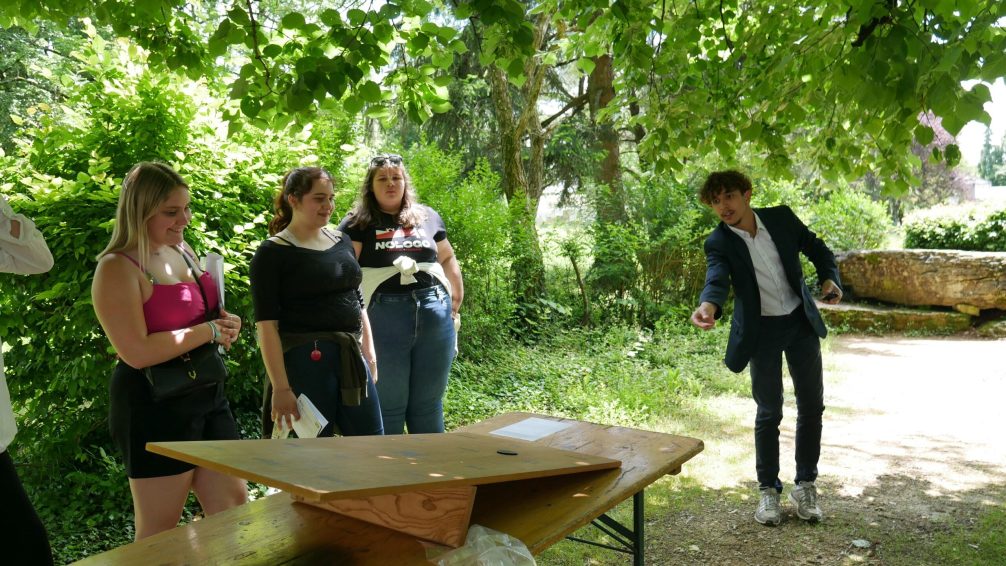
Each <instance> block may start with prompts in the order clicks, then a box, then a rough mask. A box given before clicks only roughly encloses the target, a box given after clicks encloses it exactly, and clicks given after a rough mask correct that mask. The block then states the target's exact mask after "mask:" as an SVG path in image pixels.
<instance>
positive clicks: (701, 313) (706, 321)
mask: <svg viewBox="0 0 1006 566" xmlns="http://www.w3.org/2000/svg"><path fill="white" fill-rule="evenodd" d="M692 324H694V325H695V326H697V327H699V328H701V329H702V330H709V329H711V328H712V327H714V326H716V305H714V304H712V303H702V304H701V305H699V308H697V309H695V312H693V313H692Z"/></svg>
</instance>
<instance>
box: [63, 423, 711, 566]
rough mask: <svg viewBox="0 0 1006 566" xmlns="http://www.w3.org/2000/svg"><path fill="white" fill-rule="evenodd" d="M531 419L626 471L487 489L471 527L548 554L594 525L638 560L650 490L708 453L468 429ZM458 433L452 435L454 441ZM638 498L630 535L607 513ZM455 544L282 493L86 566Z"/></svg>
mask: <svg viewBox="0 0 1006 566" xmlns="http://www.w3.org/2000/svg"><path fill="white" fill-rule="evenodd" d="M528 417H540V418H545V419H551V420H557V421H560V422H563V423H568V424H569V426H568V427H567V428H565V429H564V430H561V431H559V432H556V433H553V434H551V435H549V436H546V437H544V438H542V439H540V440H538V441H537V443H538V444H541V445H542V446H549V447H552V448H559V449H562V450H571V451H575V452H580V453H583V454H589V455H595V456H601V457H603V458H610V459H616V460H620V461H621V462H622V466H621V467H620V468H618V469H611V470H600V471H591V472H584V473H578V474H572V475H565V476H557V477H549V478H545V479H534V480H515V481H506V482H502V483H495V484H490V485H481V486H479V487H478V493H477V495H476V498H475V503H474V508H473V510H472V514H471V523H472V524H480V525H483V526H486V527H489V528H491V529H495V530H498V531H502V532H505V533H507V534H509V535H511V536H514V537H516V538H518V539H520V540H521V541H522V542H524V544H526V545H527V546H528V548H529V549H530V550H531V552H532V553H534V554H538V553H540V552H542V551H543V550H545V549H546V548H548V547H549V546H550V545H552V544H554V543H555V542H557V541H559V540H561V539H562V538H563V537H565V536H567V535H569V534H570V533H572V532H574V531H575V530H576V529H578V528H580V527H583V526H585V525H587V524H590V523H592V522H594V523H595V524H599V526H601V527H602V528H607V529H610V530H611V531H614V532H613V533H612V534H613V536H615V537H616V538H618V537H623V538H624V539H625V542H626V544H627V545H628V546H629V547H630V548H629V549H628V550H629V551H630V552H633V553H634V554H635V562H636V564H642V560H643V555H642V547H643V544H642V543H643V537H642V535H643V532H642V524H643V522H642V519H643V507H642V503H643V497H642V493H643V489H644V488H645V487H646V486H648V485H649V484H651V483H653V482H654V481H656V480H657V479H659V478H660V477H662V476H664V475H665V474H669V473H671V474H673V473H678V472H679V471H680V469H681V465H682V464H684V463H685V462H686V461H688V460H689V459H690V458H692V457H693V456H695V455H696V454H698V453H699V452H701V451H702V448H703V445H702V441H700V440H697V439H693V438H687V437H681V436H674V435H668V434H661V433H655V432H648V431H642V430H636V429H630V428H624V427H612V426H603V425H596V424H591V423H584V422H580V421H573V420H565V419H554V418H552V417H546V416H541V415H532V414H528V413H509V414H505V415H499V416H497V417H494V418H492V419H489V420H487V421H484V422H481V423H478V424H475V425H471V426H468V427H465V428H463V429H462V430H461V431H460V432H472V433H480V434H486V433H489V432H491V431H494V430H497V429H499V428H501V427H504V426H507V425H510V424H513V423H517V422H519V421H522V420H524V419H526V418H528ZM451 434H455V433H449V434H448V436H450V435H451ZM629 497H632V498H633V502H634V513H633V523H634V525H633V528H632V529H631V530H630V529H628V528H626V527H623V526H621V525H618V524H617V523H615V522H614V521H612V520H610V519H608V518H607V517H606V516H605V515H604V514H605V513H606V512H607V511H608V510H610V509H611V508H612V507H614V506H615V505H617V504H618V503H619V502H621V501H624V500H626V499H628V498H629ZM444 550H446V548H445V547H443V546H440V545H436V544H432V543H429V542H425V541H423V540H421V539H418V538H416V537H413V536H410V535H406V534H404V533H400V532H397V531H393V530H391V529H386V528H383V527H378V526H374V525H371V524H369V523H366V522H363V521H360V520H358V519H354V518H351V517H348V516H345V515H341V514H338V513H333V512H330V511H327V510H324V509H320V508H317V507H313V506H310V505H304V504H301V503H295V502H293V501H292V500H291V498H290V496H289V495H288V494H282V493H280V494H276V495H272V496H269V497H265V498H263V499H260V500H258V501H254V502H251V503H248V504H246V505H242V506H239V507H236V508H233V509H229V510H227V511H224V512H222V513H218V514H216V515H214V516H211V517H208V518H205V519H202V520H200V521H195V522H193V523H190V524H188V525H184V526H182V527H178V528H176V529H172V530H170V531H166V532H163V533H160V534H157V535H154V536H152V537H149V538H147V539H144V540H142V541H139V542H135V543H131V544H128V545H125V546H122V547H120V548H117V549H114V550H111V551H108V552H105V553H102V554H98V555H95V556H92V557H89V558H87V559H85V560H83V561H81V562H79V564H86V565H91V564H115V565H119V564H121V565H127V564H128V565H133V564H144V565H145V566H147V565H149V566H153V565H158V564H193V565H195V564H262V565H266V564H269V565H273V564H346V565H371V564H373V565H382V566H383V565H385V564H400V565H410V564H429V559H430V558H434V557H435V556H436V555H437V554H439V553H440V552H443V551H444Z"/></svg>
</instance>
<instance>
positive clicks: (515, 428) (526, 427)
mask: <svg viewBox="0 0 1006 566" xmlns="http://www.w3.org/2000/svg"><path fill="white" fill-rule="evenodd" d="M567 427H569V423H562V422H559V421H551V420H548V419H540V418H538V417H528V418H526V419H524V420H522V421H519V422H516V423H514V424H512V425H508V426H505V427H503V428H498V429H496V430H493V431H490V432H489V434H495V435H496V436H509V437H510V438H519V439H521V440H538V439H540V438H545V437H546V436H548V435H550V434H554V433H556V432H559V431H560V430H562V429H564V428H567Z"/></svg>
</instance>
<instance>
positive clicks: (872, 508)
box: [542, 335, 1006, 566]
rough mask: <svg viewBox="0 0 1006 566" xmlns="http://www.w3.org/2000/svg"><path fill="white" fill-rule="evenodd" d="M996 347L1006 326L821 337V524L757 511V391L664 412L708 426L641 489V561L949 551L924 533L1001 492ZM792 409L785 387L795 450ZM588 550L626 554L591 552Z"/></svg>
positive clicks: (798, 561)
mask: <svg viewBox="0 0 1006 566" xmlns="http://www.w3.org/2000/svg"><path fill="white" fill-rule="evenodd" d="M1004 354H1006V341H1003V340H999V341H979V340H961V339H930V338H891V337H856V336H848V335H846V336H838V337H832V338H830V339H829V340H827V341H826V342H825V351H824V358H825V373H826V390H825V400H826V404H827V410H826V412H825V425H824V426H825V428H824V438H823V447H822V458H821V463H820V466H819V469H820V477H819V478H818V485H819V489H820V492H821V499H820V500H821V506H822V508H823V510H824V512H825V515H826V516H825V520H824V522H822V523H821V524H819V525H809V524H806V523H804V522H803V521H801V520H799V519H798V518H797V517H796V515H795V513H794V511H793V510H792V505H790V504H788V503H784V505H783V511H784V517H783V523H782V524H781V525H780V526H778V527H775V528H769V527H764V526H762V525H759V524H757V523H755V521H754V519H753V516H752V515H753V513H754V508H755V505H756V503H757V500H756V493H755V489H754V487H755V484H754V482H753V481H751V479H750V478H751V477H752V476H753V474H754V454H753V438H752V434H753V433H752V429H751V422H752V421H753V418H754V404H753V401H751V400H749V399H741V398H726V397H721V398H717V399H713V400H709V402H708V403H706V404H705V405H703V406H702V407H696V408H693V410H691V411H690V413H692V414H691V415H690V416H689V417H688V418H682V419H676V420H675V419H672V420H671V421H669V424H668V427H669V428H671V429H673V430H670V432H673V433H675V434H684V435H688V436H695V437H697V438H702V439H703V440H704V441H705V444H706V450H705V451H704V452H703V453H702V454H700V455H698V456H697V457H696V458H695V459H693V460H692V461H691V462H689V463H687V464H686V465H685V467H684V470H683V473H682V475H681V476H678V477H674V478H667V479H665V480H661V483H662V484H664V483H666V486H667V487H668V489H666V490H664V491H662V492H661V491H660V490H659V488H658V489H651V490H648V492H647V493H648V494H653V495H652V496H648V500H647V505H648V511H647V533H646V540H647V555H646V557H647V564H651V565H664V564H717V565H743V566H758V565H766V566H774V565H803V564H838V565H846V564H885V565H909V564H910V565H912V566H915V565H918V564H946V563H948V561H947V560H946V559H937V558H935V557H933V556H930V555H929V554H927V552H928V551H927V550H926V544H925V543H926V542H927V541H928V540H929V539H931V538H932V537H933V536H938V535H939V534H941V533H945V532H948V531H949V530H951V529H953V528H960V527H964V528H966V527H967V526H968V525H971V524H974V522H975V520H976V517H977V516H978V515H979V513H980V511H981V509H982V508H983V506H986V505H1000V506H1001V505H1003V503H1004V501H1006V487H1004V486H1006V440H1004V439H1003V434H1004V431H1006V406H1004V400H1006V364H1004V363H1003V357H1004ZM795 414H796V408H795V405H794V404H793V399H792V389H791V388H787V410H786V417H785V418H784V421H783V430H782V439H781V452H780V455H781V456H782V460H783V462H791V461H792V454H793V426H794V417H795ZM677 421H681V422H680V423H678V424H675V422H677ZM784 470H785V472H784V474H786V475H784V476H783V479H784V481H791V479H792V478H791V477H787V476H788V475H789V474H792V472H791V471H790V470H788V469H787V468H786V464H784ZM788 489H789V486H787V492H784V498H785V496H786V495H787V494H788ZM662 494H663V495H662ZM784 501H785V499H784ZM1004 536H1006V535H1004ZM564 544H565V543H564ZM951 562H952V561H951ZM542 563H543V564H544V563H550V562H548V561H547V560H546V561H543V562H542ZM955 563H960V564H965V563H967V561H966V560H964V559H962V560H961V561H958V562H955ZM1003 563H1004V564H1006V558H1004V562H1003ZM582 564H613V565H614V564H631V559H630V558H629V557H626V556H621V555H617V554H615V553H610V552H609V553H601V554H598V553H594V554H593V556H592V557H589V558H588V557H586V555H585V557H584V560H583V562H582Z"/></svg>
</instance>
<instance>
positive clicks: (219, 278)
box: [206, 252, 224, 308]
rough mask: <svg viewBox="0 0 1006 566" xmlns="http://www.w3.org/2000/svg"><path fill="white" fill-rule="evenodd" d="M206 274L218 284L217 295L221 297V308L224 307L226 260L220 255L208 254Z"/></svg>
mask: <svg viewBox="0 0 1006 566" xmlns="http://www.w3.org/2000/svg"><path fill="white" fill-rule="evenodd" d="M206 273H209V274H210V277H212V278H213V280H214V281H216V283H217V295H218V296H219V297H220V308H223V306H224V258H223V256H221V255H220V254H218V253H213V252H210V253H208V254H206Z"/></svg>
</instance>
